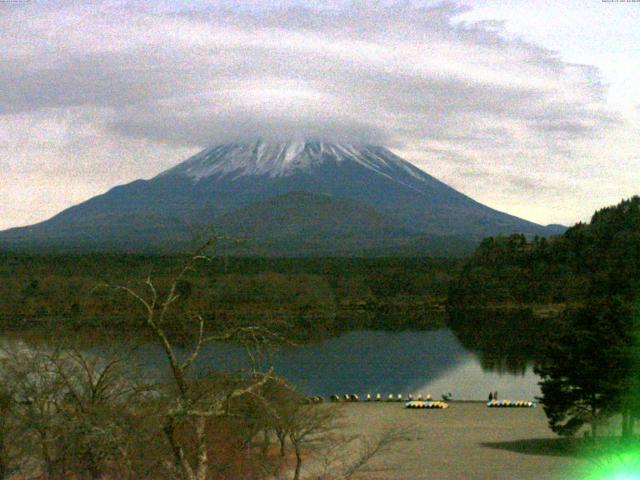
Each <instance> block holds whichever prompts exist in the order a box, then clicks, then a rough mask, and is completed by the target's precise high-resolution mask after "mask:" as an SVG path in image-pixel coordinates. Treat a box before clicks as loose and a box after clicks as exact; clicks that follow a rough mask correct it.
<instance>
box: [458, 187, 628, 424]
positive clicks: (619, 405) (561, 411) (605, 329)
mask: <svg viewBox="0 0 640 480" xmlns="http://www.w3.org/2000/svg"><path fill="white" fill-rule="evenodd" d="M639 293H640V197H637V196H636V197H633V198H631V199H629V200H624V201H622V202H621V203H619V204H618V205H615V206H612V207H607V208H603V209H601V210H599V211H597V212H595V214H594V215H593V217H592V218H591V222H589V223H579V224H577V225H575V226H574V227H572V228H570V229H568V230H567V231H566V232H565V233H564V234H563V235H562V236H559V237H554V238H550V239H540V238H536V239H533V240H532V241H527V240H526V239H525V238H524V237H523V236H521V235H513V236H509V237H499V238H488V239H486V240H484V241H483V242H482V244H481V245H480V246H479V248H478V249H477V251H476V252H475V254H474V255H473V257H472V258H471V259H469V261H468V262H467V263H466V264H465V265H464V266H463V267H462V269H461V272H460V275H459V276H458V277H457V278H456V279H455V280H454V281H453V282H452V283H451V288H450V290H449V295H448V304H447V307H448V312H449V320H448V323H449V326H450V327H451V328H452V329H453V330H454V332H455V333H456V335H457V336H458V338H459V339H460V341H461V342H462V343H463V344H464V345H465V346H466V347H467V348H469V349H470V350H472V351H475V352H477V353H479V354H480V355H482V356H483V357H484V361H485V364H488V365H489V366H493V365H496V364H497V366H498V367H501V366H503V367H504V365H501V363H500V361H501V359H504V358H506V359H507V366H506V368H508V369H510V370H518V369H520V370H522V369H523V368H524V365H526V364H533V365H534V370H535V371H536V373H538V374H539V375H540V376H541V378H542V381H541V384H540V385H541V389H542V394H543V396H542V403H543V406H544V408H545V412H546V413H547V417H548V420H549V425H550V427H551V428H552V429H553V430H554V431H555V432H557V433H559V434H563V435H573V434H574V433H576V432H577V431H578V430H579V429H580V427H582V426H583V425H585V424H589V425H590V427H591V433H592V435H593V436H594V437H595V436H596V434H597V432H598V426H599V425H600V424H602V423H603V422H605V421H606V419H608V418H611V417H612V416H615V415H618V414H620V415H621V416H622V420H621V432H622V435H623V436H627V437H630V436H632V435H633V429H634V423H635V421H636V420H637V419H638V418H640V404H639V403H640V402H639V401H638V398H640V376H639V374H638V372H640V309H639V305H640V304H639V303H638V298H639V295H638V294H639Z"/></svg>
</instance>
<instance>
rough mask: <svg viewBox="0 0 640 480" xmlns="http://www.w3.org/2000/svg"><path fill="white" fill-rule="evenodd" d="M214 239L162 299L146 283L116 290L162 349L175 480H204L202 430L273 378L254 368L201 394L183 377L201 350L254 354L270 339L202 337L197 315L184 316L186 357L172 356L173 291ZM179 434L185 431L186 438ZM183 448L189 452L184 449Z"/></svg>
mask: <svg viewBox="0 0 640 480" xmlns="http://www.w3.org/2000/svg"><path fill="white" fill-rule="evenodd" d="M220 239H221V237H215V238H212V239H210V240H209V241H207V242H206V243H204V245H202V247H200V248H199V249H198V250H197V251H196V252H195V253H194V254H193V255H192V256H191V257H190V258H189V259H188V260H187V262H186V263H185V265H184V267H183V268H182V269H181V270H180V271H179V273H178V274H177V275H176V276H175V277H174V278H173V279H172V280H171V281H170V284H169V287H168V292H167V293H165V294H161V293H160V292H159V291H158V290H157V289H156V286H155V285H154V283H153V281H152V279H151V277H148V278H147V279H146V281H145V282H144V284H145V291H144V292H139V291H136V290H134V289H133V288H130V287H127V286H118V287H116V288H117V289H119V290H122V291H124V292H126V293H127V294H128V295H130V296H131V297H132V298H134V299H135V300H136V301H137V302H139V303H140V304H141V305H142V306H143V307H144V312H145V325H146V327H147V329H148V331H149V332H150V333H151V334H152V336H153V337H154V338H155V339H156V340H157V341H158V342H159V343H160V345H161V346H162V349H163V352H164V354H165V357H166V359H167V361H168V363H169V368H170V371H171V379H172V384H173V387H174V389H173V393H172V395H171V401H170V405H169V406H168V408H167V409H166V412H165V414H164V420H163V432H164V435H165V437H166V439H167V442H168V444H169V446H170V448H171V451H172V455H173V462H172V463H173V465H172V469H173V471H174V473H175V474H176V475H177V476H178V477H180V478H184V479H186V480H206V479H207V478H208V476H209V471H210V465H209V453H208V451H209V445H208V437H207V428H208V425H209V424H210V421H211V420H212V419H215V418H220V417H224V416H228V415H229V413H230V406H231V404H232V403H233V402H234V401H236V400H238V399H240V398H242V397H245V396H248V395H259V394H260V389H261V388H262V387H263V386H264V385H265V384H266V383H267V382H268V381H269V380H271V379H274V378H275V376H274V375H273V372H272V370H269V371H267V372H266V373H261V372H258V371H257V370H256V369H255V368H254V369H253V370H252V371H251V373H250V374H249V375H247V376H246V377H245V378H243V379H242V381H238V382H235V383H234V384H233V385H227V388H224V389H220V388H204V389H203V388H200V387H201V384H199V383H198V382H194V381H191V380H190V379H189V378H188V373H189V372H190V370H191V369H192V367H193V365H194V363H195V361H196V359H197V358H198V355H199V354H200V351H201V348H202V346H203V345H205V344H207V343H210V342H214V341H223V340H233V339H236V340H240V341H243V342H245V343H247V342H248V343H251V344H253V345H255V346H256V347H258V348H260V347H261V346H262V345H264V344H265V343H268V342H269V341H270V340H273V339H274V338H275V337H276V336H275V335H273V334H272V333H271V332H269V331H268V330H267V329H265V328H262V327H260V326H247V327H237V328H233V329H231V330H224V329H218V330H219V331H221V333H216V334H205V321H204V318H203V317H202V316H201V315H200V314H199V313H195V312H190V313H189V316H190V317H191V318H192V319H193V320H194V321H195V323H196V325H197V327H196V328H197V335H196V339H195V345H194V347H193V349H192V351H191V352H190V353H189V354H188V355H186V356H180V355H179V354H178V351H177V349H176V347H175V344H174V342H173V341H172V340H171V338H170V336H169V335H168V333H167V328H166V327H167V319H168V317H169V312H170V309H171V308H172V306H174V305H175V304H176V302H178V301H179V300H180V294H179V293H178V286H179V285H180V283H181V282H182V281H183V279H184V278H185V276H186V275H187V274H189V273H190V272H192V271H194V270H195V269H196V265H197V263H198V262H200V261H205V260H208V259H209V257H208V256H207V255H206V252H207V250H208V249H209V248H211V247H213V246H214V245H215V244H216V243H217V242H218V240H220ZM182 357H184V358H182ZM210 386H211V385H210ZM184 431H187V433H186V435H185V434H184ZM181 432H183V433H181ZM185 438H188V439H189V440H188V442H186V441H185V440H184V439H185ZM187 445H189V447H190V448H187ZM189 452H191V454H189Z"/></svg>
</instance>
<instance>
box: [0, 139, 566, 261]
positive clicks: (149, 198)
mask: <svg viewBox="0 0 640 480" xmlns="http://www.w3.org/2000/svg"><path fill="white" fill-rule="evenodd" d="M296 193H297V195H298V196H297V197H296V195H295V194H296ZM303 194H304V195H303ZM300 195H303V196H300ZM274 202H275V203H274ZM283 202H284V203H283ZM286 202H289V203H290V204H287V203H286ZM269 209H276V210H282V212H285V213H286V214H284V213H282V212H272V211H270V210H269ZM287 215H288V216H287ZM331 215H333V216H334V218H330V217H331ZM238 218H244V219H245V226H248V227H250V228H249V229H248V230H250V231H253V232H254V233H255V234H256V235H258V236H260V235H264V236H265V237H264V238H256V239H255V240H256V241H257V242H258V243H260V242H266V243H267V244H271V245H274V244H275V243H277V244H278V245H279V246H278V247H277V248H275V247H274V248H272V249H271V250H270V251H269V252H268V254H270V255H288V254H290V253H291V251H293V250H295V254H296V255H305V254H307V253H308V254H313V253H312V252H315V251H322V252H325V253H327V252H328V253H330V252H331V250H332V244H333V246H334V247H335V248H334V249H335V251H336V252H342V254H348V251H352V252H354V253H355V252H356V251H362V248H359V246H358V245H357V242H358V241H359V242H362V243H366V244H367V247H368V248H367V249H368V250H371V251H377V250H380V249H382V251H385V252H390V251H391V252H392V251H393V248H394V247H393V246H394V245H397V246H406V245H407V244H410V243H411V242H412V241H415V240H416V238H432V237H433V238H435V237H449V236H452V237H459V238H463V237H469V238H470V239H474V241H478V240H479V239H481V238H482V237H484V236H491V235H498V234H503V233H504V234H509V233H523V234H525V235H528V236H534V235H539V236H548V235H550V234H555V233H561V232H558V230H560V229H559V228H558V227H557V226H550V227H544V226H541V225H538V224H535V223H533V222H529V221H527V220H524V219H521V218H518V217H515V216H513V215H509V214H507V213H504V212H500V211H498V210H494V209H492V208H490V207H487V206H485V205H482V204H481V203H479V202H477V201H475V200H473V199H472V198H470V197H468V196H466V195H464V194H463V193H461V192H458V191H457V190H455V189H453V188H451V187H450V186H448V185H446V184H445V183H443V182H442V181H440V180H438V179H437V178H435V177H433V176H431V175H430V174H428V173H426V172H425V171H423V170H421V169H419V168H418V167H416V166H414V165H412V164H411V163H409V162H407V161H406V160H404V159H402V158H400V157H398V156H397V155H395V154H394V153H392V152H391V151H389V150H387V149H386V148H384V147H379V146H374V145H346V144H333V143H328V142H280V143H268V142H264V141H256V142H251V143H235V144H221V145H217V146H213V147H210V148H207V149H204V150H202V151H201V152H199V153H197V154H196V155H193V156H192V157H190V158H188V159H187V160H185V161H183V162H181V163H179V164H177V165H176V166H174V167H172V168H170V169H167V170H165V171H164V172H161V173H160V174H158V175H157V176H155V177H153V178H151V179H149V180H136V181H133V182H131V183H128V184H125V185H120V186H116V187H114V188H112V189H110V190H109V191H108V192H106V193H104V194H102V195H98V196H96V197H93V198H92V199H90V200H88V201H86V202H83V203H81V204H79V205H76V206H74V207H71V208H69V209H66V210H64V211H62V212H60V213H59V214H57V215H55V216H54V217H52V218H51V219H49V220H47V221H45V222H41V223H39V224H36V225H32V226H29V227H22V228H18V229H11V230H7V231H4V232H0V246H3V245H4V246H8V247H9V248H11V247H14V248H16V247H20V246H22V247H30V246H31V247H34V248H37V247H38V246H40V247H42V246H48V247H52V248H55V247H56V245H60V244H64V245H66V246H67V248H70V249H73V248H78V249H89V250H91V249H95V250H103V249H125V250H127V251H139V250H142V251H145V250H148V249H150V248H151V249H155V248H159V249H165V248H169V249H171V247H172V246H174V247H175V248H183V247H184V245H186V244H187V243H188V238H189V237H190V236H192V230H193V228H192V227H193V225H213V226H215V227H216V231H220V232H221V233H225V234H232V233H234V232H236V231H237V230H238V227H239V224H238V221H236V220H237V219H238ZM320 218H322V221H321V222H320V221H318V219H320ZM374 218H376V219H377V220H376V221H373V219H374ZM265 219H267V220H265ZM263 220H265V221H263ZM269 221H270V222H271V224H268V223H269ZM234 222H235V223H234ZM287 222H290V223H289V224H288V223H287ZM376 222H378V223H376ZM382 224H384V225H385V228H382V229H381V228H379V226H380V225H382ZM258 225H259V228H254V227H256V226H258ZM252 229H253V230H252ZM283 232H284V233H283ZM287 232H288V233H287ZM350 233H351V234H352V238H351V239H348V238H346V237H345V235H347V236H348V235H349V234H350ZM287 234H288V235H289V237H288V240H287V238H286V237H287ZM300 237H304V238H300ZM276 239H277V242H275V243H274V240H276ZM287 241H289V242H290V243H291V245H294V244H295V245H297V246H298V247H296V248H295V249H293V250H291V249H289V248H287V247H286V244H287ZM340 242H342V243H344V244H345V245H346V244H349V245H351V246H350V247H349V248H346V247H345V246H344V245H342V246H341V245H338V243H340ZM305 244H308V245H314V247H313V248H309V252H305V248H304V245H305ZM417 244H421V243H420V242H418V243H417ZM74 246H75V247H74ZM427 250H428V248H427ZM428 253H429V252H428V251H427V252H425V254H428Z"/></svg>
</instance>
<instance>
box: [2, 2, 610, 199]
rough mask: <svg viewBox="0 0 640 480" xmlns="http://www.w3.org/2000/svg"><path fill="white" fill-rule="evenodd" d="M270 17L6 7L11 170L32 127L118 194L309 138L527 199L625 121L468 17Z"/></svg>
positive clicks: (144, 7)
mask: <svg viewBox="0 0 640 480" xmlns="http://www.w3.org/2000/svg"><path fill="white" fill-rule="evenodd" d="M260 4H261V3H260V2H254V4H253V6H249V7H246V8H243V9H238V8H236V7H234V6H233V3H231V2H216V3H214V4H211V3H206V2H192V3H190V7H189V8H188V9H186V8H184V7H179V6H176V5H179V4H176V3H173V2H170V1H166V2H162V3H156V4H151V3H148V2H143V1H135V2H116V1H105V2H99V3H96V4H93V5H90V4H82V5H74V4H72V3H68V2H42V3H41V2H30V3H29V5H26V6H25V5H23V6H22V8H20V7H19V6H17V5H13V6H12V7H11V8H7V9H5V8H4V7H3V11H2V12H0V29H1V30H3V32H4V34H3V37H5V38H7V39H10V40H8V45H6V47H5V48H6V50H5V51H4V52H3V56H4V57H5V58H4V60H5V61H3V62H0V84H1V85H2V86H3V88H2V89H0V139H2V134H3V133H2V132H3V128H4V131H5V134H6V135H7V138H8V139H9V140H7V143H6V144H5V148H6V153H3V150H2V147H1V146H0V164H2V163H3V162H4V163H11V161H10V160H9V158H10V157H9V155H10V154H11V152H12V151H15V145H13V144H12V142H13V140H11V138H13V137H11V135H12V134H11V132H12V131H13V130H12V128H14V127H12V125H14V126H15V125H28V126H29V129H30V130H29V133H30V136H29V139H25V140H24V141H23V143H22V145H23V146H24V145H27V147H25V148H31V149H32V151H33V152H37V151H39V150H38V149H44V148H46V147H42V145H44V144H46V143H47V142H50V141H52V140H51V139H55V142H57V143H56V145H57V147H56V149H55V151H56V152H57V154H56V155H54V154H52V153H51V151H52V150H51V149H50V148H49V150H46V153H45V154H44V155H43V156H42V158H43V159H46V162H47V168H48V169H50V170H51V171H58V172H67V173H64V174H65V175H66V174H68V172H69V171H88V170H91V168H93V172H94V174H95V176H96V177H97V178H104V185H105V186H107V183H108V182H109V181H114V180H115V177H113V176H112V174H111V172H112V171H114V170H115V169H120V171H126V172H132V174H135V172H139V174H140V175H143V174H148V172H151V171H152V170H153V169H154V168H155V169H156V170H157V169H158V168H159V167H164V166H166V165H168V164H170V163H171V162H176V161H178V160H179V159H180V158H172V157H171V155H172V154H174V155H178V154H183V153H184V152H185V151H186V150H188V149H193V150H195V149H198V148H201V147H204V146H207V145H210V144H212V143H218V142H224V141H237V140H242V139H246V138H254V137H263V138H277V139H284V138H292V137H296V138H298V137H304V138H322V139H327V140H331V139H334V140H340V141H356V142H370V143H381V144H386V145H388V146H391V147H393V148H396V149H397V150H399V151H408V152H413V155H410V156H411V158H413V159H414V160H416V162H417V163H418V164H419V165H424V166H428V165H431V164H434V165H435V164H437V166H438V169H439V171H435V172H431V173H433V174H434V175H436V176H440V174H441V175H442V176H444V178H443V179H444V180H445V181H450V182H452V183H453V184H454V185H456V186H460V187H464V185H465V184H464V181H465V179H467V180H468V179H469V178H470V177H469V174H468V173H467V174H465V173H464V170H460V168H458V167H459V166H461V165H463V166H464V165H475V167H474V169H473V170H474V171H476V173H477V174H478V175H480V174H482V172H485V173H487V175H488V176H492V177H493V178H494V179H503V180H504V181H505V182H507V183H509V184H510V185H512V186H513V185H515V187H514V188H516V189H517V188H520V189H521V191H522V192H524V193H529V192H531V191H534V190H535V188H533V187H532V185H533V184H531V183H530V180H528V179H530V176H531V172H530V170H531V168H532V165H533V166H535V167H536V168H539V169H540V180H539V181H536V184H541V183H544V179H545V178H547V177H546V175H547V173H546V170H548V169H551V170H553V169H554V168H558V167H560V168H571V165H570V163H569V161H570V159H571V158H572V156H573V154H574V150H575V148H577V147H575V146H576V145H578V144H579V142H581V141H582V140H586V139H591V138H593V137H594V136H597V135H598V134H599V132H601V131H605V130H606V129H608V128H611V127H612V126H615V125H618V124H619V122H620V119H619V118H618V116H617V114H616V113H615V112H613V111H610V110H609V108H608V107H607V105H606V85H605V84H604V82H603V81H602V80H601V79H600V76H599V72H598V70H597V69H595V68H594V67H592V66H588V65H579V64H573V63H568V62H564V61H562V59H561V58H560V57H559V56H558V55H557V53H556V52H553V51H550V50H547V49H545V48H541V47H540V46H537V45H534V44H532V43H529V42H526V41H524V40H522V39H518V38H513V37H509V36H507V35H506V34H505V32H504V25H503V23H501V22H495V21H483V22H476V23H469V22H466V23H465V22H458V21H456V18H457V17H458V16H459V15H461V14H463V13H465V12H467V11H468V10H469V7H467V6H464V5H458V4H455V3H442V4H435V5H434V4H429V3H427V4H426V5H423V6H420V5H418V6H416V2H404V3H401V4H398V5H393V6H389V5H388V4H385V3H383V2H363V1H357V2H354V3H350V4H348V5H347V6H344V4H342V3H341V2H337V3H335V4H333V5H329V6H328V7H326V8H306V7H300V6H295V7H288V8H271V7H270V8H260ZM29 118H32V119H36V118H37V119H38V122H35V120H32V121H29ZM36 124H37V125H45V126H46V128H44V129H43V128H39V129H37V130H36V129H35V127H34V125H36ZM95 138H99V141H97V142H96V141H94V139H95ZM30 142H31V143H30ZM136 142H139V144H140V145H144V146H145V148H150V149H152V150H153V151H154V152H155V153H154V154H153V155H149V156H145V155H144V153H143V151H142V147H139V148H136V147H135V144H136ZM38 145H40V146H38ZM92 145H93V147H92ZM95 145H100V146H101V147H102V148H103V153H102V154H100V152H99V151H97V150H96V147H95ZM43 151H44V150H43ZM89 152H90V153H89ZM3 155H6V156H5V157H4V158H5V159H4V160H3ZM428 156H432V157H433V158H432V160H433V161H430V160H429V159H428V158H426V157H428ZM523 158H526V159H527V160H526V162H525V161H523V160H522V159H523ZM70 159H73V160H70ZM42 161H45V160H42ZM114 162H117V163H118V166H117V167H116V166H114V165H113V163H114ZM150 162H153V163H150ZM434 162H435V163H434ZM525 163H526V165H525ZM154 165H155V167H154ZM465 168H466V167H465ZM83 169H84V170H83ZM489 169H491V170H490V173H488V172H489ZM60 175H63V173H60ZM118 178H119V177H118ZM478 178H479V177H478ZM514 178H515V179H517V178H521V179H522V180H521V181H520V182H518V181H517V180H516V181H513V179H514ZM553 178H554V181H555V182H556V184H557V182H558V179H557V176H555V177H553ZM101 185H102V184H101ZM472 190H473V188H472ZM83 191H84V190H83Z"/></svg>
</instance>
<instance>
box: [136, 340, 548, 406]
mask: <svg viewBox="0 0 640 480" xmlns="http://www.w3.org/2000/svg"><path fill="white" fill-rule="evenodd" d="M182 353H184V352H182ZM135 356H137V357H138V358H139V360H140V361H141V362H142V364H143V365H145V366H147V367H149V366H160V365H161V364H162V362H163V360H164V357H163V353H162V351H161V349H160V347H159V346H156V345H151V344H145V345H143V346H141V347H138V348H136V353H135ZM271 363H272V364H273V366H274V368H275V371H276V373H278V374H280V375H282V376H284V377H286V378H287V379H289V380H290V381H291V382H292V383H294V384H295V385H298V386H299V387H300V388H301V389H302V390H303V391H305V392H306V393H307V394H309V395H322V396H325V397H328V396H329V395H332V394H334V393H336V394H339V395H342V394H344V393H357V394H359V395H360V396H361V398H362V397H363V396H364V395H366V394H367V393H371V394H375V393H381V394H383V395H384V396H385V397H386V395H387V394H389V393H393V394H394V395H397V394H398V393H402V394H404V395H405V396H406V395H407V394H408V393H412V394H418V393H423V394H425V393H429V394H431V395H433V397H434V398H440V395H441V394H443V393H447V392H451V393H452V394H453V398H454V399H465V400H470V399H473V400H486V399H487V396H488V394H489V392H490V391H496V390H497V391H498V392H499V396H500V398H502V399H507V398H509V399H533V397H534V396H537V395H539V394H540V389H539V387H538V385H537V382H538V380H539V379H538V377H537V376H536V375H535V374H534V373H533V372H532V371H531V369H530V368H526V369H525V371H524V372H523V373H519V374H513V373H504V371H501V372H495V371H490V370H487V369H486V368H483V367H482V363H481V362H480V359H479V358H478V357H477V356H476V355H475V354H473V353H470V352H468V351H466V350H465V349H464V348H463V347H462V346H461V345H460V343H459V342H458V340H457V339H456V337H455V335H454V334H453V333H452V332H451V331H450V330H447V329H442V330H436V331H402V332H384V331H373V330H361V331H354V332H349V333H345V334H342V335H340V336H337V337H333V338H330V339H327V340H324V341H322V342H320V343H315V344H311V345H304V346H296V347H287V348H284V349H282V350H279V351H276V352H274V353H273V354H272V355H271ZM485 364H486V362H485ZM247 365H248V362H247V357H246V354H245V352H244V350H243V349H242V348H241V347H239V346H238V345H235V344H228V343H218V344H211V345H207V346H206V348H204V349H203V350H202V352H201V354H200V357H199V359H198V362H197V365H196V366H197V368H198V369H199V370H200V371H203V370H207V369H214V370H216V369H217V370H238V369H240V368H243V367H246V366H247Z"/></svg>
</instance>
